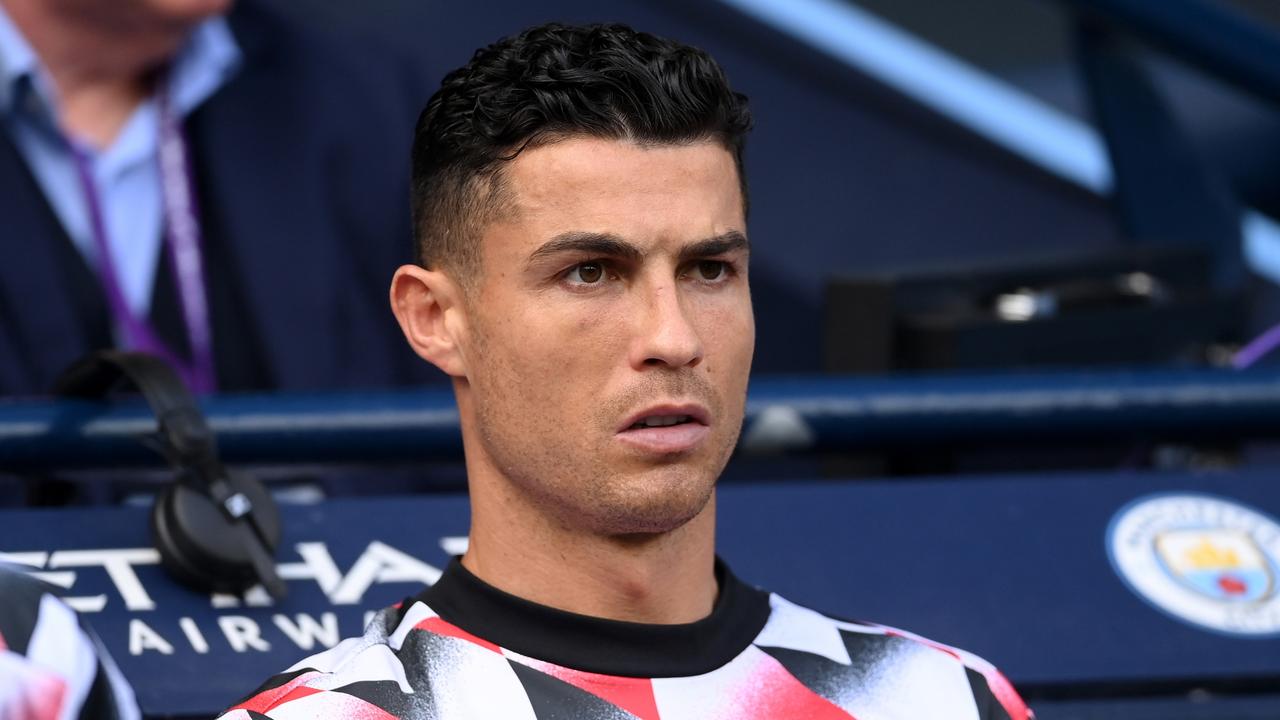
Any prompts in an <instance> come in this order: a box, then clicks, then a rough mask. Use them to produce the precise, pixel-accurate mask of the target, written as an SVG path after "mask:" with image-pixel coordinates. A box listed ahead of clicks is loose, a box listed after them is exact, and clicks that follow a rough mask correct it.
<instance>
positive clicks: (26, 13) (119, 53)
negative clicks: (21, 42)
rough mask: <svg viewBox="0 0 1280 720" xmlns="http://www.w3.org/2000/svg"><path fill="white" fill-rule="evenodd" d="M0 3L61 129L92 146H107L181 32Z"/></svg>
mask: <svg viewBox="0 0 1280 720" xmlns="http://www.w3.org/2000/svg"><path fill="white" fill-rule="evenodd" d="M0 2H3V3H4V6H5V9H6V11H8V13H9V16H10V17H11V18H12V19H13V22H14V23H15V24H16V25H17V26H18V28H19V29H20V30H21V31H22V34H23V35H24V36H25V37H26V39H27V41H28V42H29V43H31V46H32V48H33V49H34V50H35V52H36V54H38V55H39V56H40V60H41V62H42V63H43V64H44V66H45V67H46V68H47V69H48V72H49V74H50V76H51V77H52V80H53V85H54V91H55V92H56V93H57V96H58V103H59V109H60V112H61V115H60V117H59V122H60V123H61V125H62V128H63V130H64V132H66V133H68V134H69V135H71V136H72V137H74V138H76V139H77V140H79V141H81V142H84V143H87V144H89V145H91V146H93V147H96V148H105V147H107V146H109V145H110V144H111V142H112V141H113V140H114V139H115V137H116V136H117V135H118V134H119V133H120V130H121V129H122V128H123V127H124V124H125V123H126V122H127V121H128V119H129V116H130V115H132V114H133V111H134V110H135V109H137V107H138V106H139V105H140V104H141V103H142V102H143V101H144V100H145V99H146V98H147V97H148V96H149V95H150V94H151V91H152V89H153V85H154V80H155V75H156V71H157V70H158V68H160V67H161V66H162V65H163V64H164V63H165V61H166V60H168V59H169V58H170V57H171V56H172V55H173V54H174V53H175V52H176V51H177V49H178V48H179V47H180V46H181V44H182V41H183V40H184V39H185V37H186V34H187V31H188V30H189V28H188V27H179V26H175V25H165V24H160V23H137V22H129V21H128V20H126V19H122V20H120V21H118V22H108V21H104V20H103V19H102V18H101V17H98V16H89V15H87V14H86V13H84V12H79V11H77V10H75V9H71V8H62V7H59V3H57V2H52V1H51V0H0Z"/></svg>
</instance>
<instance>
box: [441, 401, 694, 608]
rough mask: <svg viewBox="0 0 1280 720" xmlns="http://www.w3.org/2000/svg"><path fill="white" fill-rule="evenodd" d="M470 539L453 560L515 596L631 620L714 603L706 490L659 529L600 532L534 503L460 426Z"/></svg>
mask: <svg viewBox="0 0 1280 720" xmlns="http://www.w3.org/2000/svg"><path fill="white" fill-rule="evenodd" d="M465 405H466V401H465V400H464V398H463V397H459V409H460V410H463V413H462V415H463V418H464V419H463V428H464V432H463V439H464V444H465V446H466V454H467V475H468V481H469V484H470V492H471V540H470V546H469V548H468V550H467V553H466V555H464V556H463V558H462V564H463V566H464V567H466V568H467V569H468V570H470V571H471V572H472V574H474V575H476V577H478V578H480V579H481V580H484V581H485V582H487V583H488V584H490V585H493V586H494V587H496V588H498V589H500V590H503V591H505V592H508V593H510V594H512V595H515V596H517V597H520V598H523V599H525V600H529V601H531V602H535V603H538V604H540V605H546V606H549V607H554V608H559V609H561V610H567V611H569V612H573V613H577V614H580V615H589V616H592V617H599V618H608V619H611V620H624V621H628V622H637V623H652V624H681V623H691V622H696V621H698V620H701V619H703V618H705V617H706V616H708V615H709V614H711V610H712V608H713V606H714V605H715V599H716V593H717V587H716V581H715V573H714V566H715V496H714V495H713V496H712V498H711V501H710V502H709V503H707V506H706V507H705V508H703V510H702V512H701V513H699V514H698V515H697V516H696V517H694V518H693V519H692V520H690V521H689V522H688V523H685V524H684V525H682V526H680V527H679V528H676V529H675V530H672V531H671V532H668V533H661V534H653V535H644V536H622V537H608V536H599V535H596V534H593V533H590V532H585V531H582V530H580V529H576V528H571V527H569V526H568V525H567V524H566V523H564V522H561V521H559V520H558V519H557V518H555V517H554V516H550V515H548V514H547V513H544V512H542V511H540V510H539V509H538V508H537V506H536V504H535V503H531V502H530V499H529V498H527V497H525V496H523V495H522V494H521V491H520V490H518V489H515V488H513V487H512V486H511V485H510V484H508V483H506V482H505V481H504V480H503V478H502V477H501V474H500V472H499V471H498V470H497V469H496V468H495V467H494V466H493V464H492V462H490V460H489V458H487V457H486V456H485V454H484V452H483V449H482V448H481V447H480V443H478V442H472V441H471V440H470V438H473V437H474V433H472V432H468V431H467V427H466V426H467V424H468V420H467V416H468V415H469V413H467V412H466V411H465Z"/></svg>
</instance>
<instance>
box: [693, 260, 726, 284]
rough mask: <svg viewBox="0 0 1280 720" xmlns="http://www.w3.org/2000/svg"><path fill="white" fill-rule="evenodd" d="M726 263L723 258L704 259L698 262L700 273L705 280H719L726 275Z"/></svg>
mask: <svg viewBox="0 0 1280 720" xmlns="http://www.w3.org/2000/svg"><path fill="white" fill-rule="evenodd" d="M724 273H725V264H724V262H723V261H721V260H703V261H702V262H699V263H698V275H700V276H701V277H702V279H703V280H719V279H720V278H721V277H724Z"/></svg>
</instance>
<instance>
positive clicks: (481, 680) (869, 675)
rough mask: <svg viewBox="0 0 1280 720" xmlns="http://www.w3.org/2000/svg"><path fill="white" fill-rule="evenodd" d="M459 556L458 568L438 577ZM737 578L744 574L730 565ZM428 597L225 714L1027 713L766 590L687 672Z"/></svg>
mask: <svg viewBox="0 0 1280 720" xmlns="http://www.w3.org/2000/svg"><path fill="white" fill-rule="evenodd" d="M458 568H459V566H458V565H457V564H456V563H455V565H454V566H451V568H450V570H449V571H447V572H446V576H445V577H444V578H443V579H442V580H441V583H449V582H450V580H451V578H450V575H456V574H457V573H458ZM463 572H465V571H463ZM730 582H736V581H735V580H732V578H731V576H730ZM438 585H440V583H438ZM495 592H496V591H495ZM753 592H756V593H759V591H753ZM761 595H762V596H763V593H761ZM429 599H430V594H429V593H427V594H424V596H420V597H419V598H418V599H415V600H409V601H406V603H404V604H402V605H401V606H399V607H397V608H390V609H388V610H385V611H383V612H382V613H381V614H380V615H379V616H378V617H377V618H376V619H375V620H374V621H373V622H372V623H371V624H370V626H369V628H368V629H367V630H366V633H365V635H364V636H363V637H359V638H353V639H349V640H346V641H344V642H342V643H340V644H339V645H337V646H336V647H334V648H332V649H330V650H328V651H326V652H322V653H319V654H318V655H314V656H312V657H310V658H308V659H306V660H303V661H302V662H300V663H298V664H296V665H294V666H293V667H292V668H290V669H289V670H288V671H286V672H285V673H283V674H281V675H279V676H277V677H275V678H272V679H271V680H270V681H268V682H267V683H266V685H264V686H263V688H262V689H260V690H259V691H258V692H256V693H255V694H253V695H252V696H251V697H249V698H248V699H246V700H244V701H243V702H241V703H239V704H238V705H236V706H235V707H233V708H232V709H230V710H229V711H227V712H226V714H225V715H224V716H223V718H224V720H251V719H252V720H260V719H261V718H275V719H276V720H295V719H298V720H300V719H301V718H318V717H344V718H364V719H367V720H384V719H385V720H390V719H392V718H399V719H405V720H409V719H412V720H455V719H460V718H504V719H510V720H552V719H568V718H584V719H599V720H605V719H608V720H613V719H614V718H640V719H641V720H695V719H696V720H718V719H721V718H723V719H725V720H729V719H730V718H732V719H734V720H753V719H763V718H809V719H813V720H825V719H827V718H831V719H835V718H857V719H858V720H890V719H899V718H901V719H912V720H917V719H919V718H930V719H931V720H997V719H998V720H1030V719H1031V718H1032V717H1033V716H1032V713H1031V712H1030V711H1029V710H1028V708H1027V706H1026V705H1025V704H1024V703H1023V701H1022V699H1021V698H1020V697H1019V696H1018V694H1017V692H1016V691H1015V690H1014V689H1013V687H1012V685H1010V683H1009V681H1008V680H1006V679H1005V678H1004V676H1003V675H1001V674H1000V673H999V672H998V671H997V670H996V669H995V668H994V667H992V666H991V665H990V664H989V663H987V662H985V661H983V660H982V659H980V658H978V657H975V656H973V655H971V654H969V653H966V652H964V651H961V650H957V649H954V648H950V647H947V646H944V645H940V644H937V643H933V642H930V641H928V640H925V639H923V638H920V637H917V636H914V635H911V634H909V633H905V632H901V631H898V630H894V629H891V628H887V627H883V626H879V625H872V624H863V623H855V622H846V621H842V620H837V619H834V618H831V617H827V616H825V615H822V614H820V613H817V612H815V611H813V610H809V609H806V608H803V607H800V606H798V605H795V604H793V603H791V602H788V601H787V600H785V599H783V598H781V597H779V596H778V595H768V596H767V606H768V607H767V610H766V611H765V613H766V614H765V615H763V616H762V617H764V618H765V619H764V622H763V627H760V628H759V631H758V633H756V634H755V636H754V639H753V640H751V641H750V642H749V643H746V644H745V646H744V647H741V648H740V650H738V651H737V653H736V655H731V656H730V657H731V659H729V660H728V661H727V662H724V663H722V664H720V665H719V666H717V667H714V668H712V669H709V670H708V671H706V672H701V673H698V674H694V675H681V676H670V673H669V672H667V670H668V668H663V667H654V668H653V670H652V672H651V673H650V674H648V675H647V676H640V677H636V676H633V673H628V674H626V675H618V674H608V673H601V672H594V671H589V670H586V669H581V668H580V667H569V666H566V665H565V664H557V663H553V662H549V661H547V660H542V659H539V658H538V657H533V656H531V655H530V654H525V653H521V652H517V651H515V650H512V649H510V648H507V647H502V646H500V645H498V644H496V643H495V642H493V641H491V640H489V639H486V638H483V637H478V636H477V635H475V634H472V633H471V632H468V631H467V630H464V629H463V628H462V627H459V625H458V624H454V623H452V622H449V621H446V620H445V619H444V618H442V617H441V616H440V615H439V614H438V613H437V612H436V611H435V610H434V609H432V607H431V606H430V605H429V604H428V602H427V600H429ZM762 600H763V597H762ZM535 607H536V606H535ZM544 611H548V612H556V613H558V615H559V616H561V617H563V616H566V615H567V614H566V613H560V612H559V611H549V609H544ZM585 621H586V620H584V622H585ZM632 627H644V626H632ZM601 642H602V644H607V642H606V640H605V639H604V638H603V637H602V640H601ZM526 652H527V649H526ZM551 654H556V655H558V657H560V658H563V657H564V649H563V648H556V649H555V652H554V653H551ZM590 662H591V661H590V660H585V661H584V663H583V664H584V665H588V664H590ZM571 664H572V663H571Z"/></svg>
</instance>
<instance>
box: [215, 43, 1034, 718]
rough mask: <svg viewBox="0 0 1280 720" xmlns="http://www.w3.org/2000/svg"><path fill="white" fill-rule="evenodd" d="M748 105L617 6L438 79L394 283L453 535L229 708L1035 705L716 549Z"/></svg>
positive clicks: (381, 712) (981, 670)
mask: <svg viewBox="0 0 1280 720" xmlns="http://www.w3.org/2000/svg"><path fill="white" fill-rule="evenodd" d="M750 125H751V118H750V113H749V111H748V108H747V101H746V98H745V97H744V96H742V95H740V94H738V93H736V92H733V91H732V90H731V89H730V88H729V85H728V83H727V81H726V80H725V77H724V74H723V72H722V71H721V69H720V68H719V66H718V65H717V64H716V63H715V61H714V60H712V59H711V58H710V57H709V56H708V55H707V54H705V53H703V52H702V51H700V50H697V49H695V48H691V47H688V46H685V45H681V44H679V43H675V42H672V41H669V40H664V39H661V38H657V37H654V36H652V35H648V34H645V33H640V32H636V31H633V30H631V29H629V28H626V27H623V26H619V25H603V26H588V27H568V26H562V25H546V26H542V27H537V28H533V29H530V30H527V31H525V32H524V33H522V34H520V35H518V36H515V37H512V38H508V39H505V40H502V41H500V42H499V43H497V44H495V45H493V46H490V47H488V48H485V49H483V50H481V51H479V52H478V53H477V54H476V55H475V57H474V58H473V59H472V60H471V62H470V63H468V64H467V65H466V66H465V67H463V68H461V69H459V70H457V71H455V72H453V73H451V74H450V75H449V76H448V77H446V78H445V80H444V83H443V86H442V87H441V89H440V90H439V91H438V92H437V93H436V94H435V95H434V96H433V97H432V98H431V100H430V102H429V103H428V105H427V107H426V109H425V110H424V112H423V113H422V116H421V118H420V119H419V122H418V127H417V131H416V138H415V147H414V191H413V193H414V194H413V203H414V208H413V209H414V222H415V228H416V233H417V242H418V248H417V249H418V259H419V264H418V265H413V266H405V267H402V268H400V270H399V271H398V272H397V273H396V276H395V278H394V280H393V282H392V287H391V303H392V306H393V309H394V312H395V315H396V318H397V319H398V320H399V322H400V326H401V329H402V330H403V332H404V335H405V337H406V339H407V340H408V342H409V344H410V346H411V347H412V348H413V349H414V350H415V351H416V352H417V354H418V355H419V356H421V357H422V358H424V359H425V360H427V361H428V362H431V363H432V364H434V365H436V366H437V367H438V368H440V369H441V370H442V371H444V372H445V373H446V374H448V375H449V376H450V378H451V379H452V382H453V386H454V391H455V394H456V396H457V402H458V411H459V416H460V418H461V423H462V435H463V441H464V446H465V450H466V461H467V474H468V482H469V486H470V493H471V508H472V518H471V520H472V523H471V533H470V544H469V547H468V549H467V551H466V553H465V554H464V555H463V557H462V558H461V559H460V560H455V561H454V562H453V563H452V564H451V565H450V566H449V568H448V569H447V570H446V571H445V573H444V575H443V576H442V577H441V579H440V580H439V582H437V583H436V584H435V585H433V586H432V587H430V588H428V589H427V590H425V591H423V592H422V593H421V594H419V595H418V596H417V597H414V598H411V599H409V600H407V601H406V602H404V603H402V604H401V605H400V606H398V607H396V608H393V609H388V610H385V611H383V612H382V613H381V615H379V616H378V618H377V619H375V620H374V621H373V623H371V624H370V626H369V628H368V629H367V630H366V633H365V635H364V637H362V638H357V639H352V640H347V641H345V642H343V643H341V644H339V645H338V646H336V647H334V648H333V649H331V650H329V651H326V652H323V653H321V654H319V655H316V656H314V657H312V658H309V659H307V660H304V661H302V662H300V663H298V664H297V665H295V666H294V667H293V668H292V669H291V670H289V671H288V672H286V673H284V674H282V675H279V676H277V677H276V678H273V679H272V680H270V681H268V682H267V684H266V685H265V686H263V688H262V689H260V690H259V691H258V692H257V693H255V694H254V695H252V696H251V697H249V698H248V699H247V700H245V701H243V702H242V703H240V704H239V705H237V706H236V707H235V708H233V709H232V711H230V712H229V714H228V715H227V717H228V718H238V719H241V720H243V719H245V718H259V717H263V716H269V717H276V718H292V717H325V716H337V715H350V716H358V717H380V718H385V717H396V718H450V719H452V718H628V717H638V718H647V719H657V718H662V719H663V720H669V719H671V718H781V717H796V718H849V717H856V718H860V719H862V720H869V719H872V718H931V719H951V718H954V719H961V718H964V719H966V720H968V719H972V720H985V719H988V718H1004V719H1011V720H1025V719H1026V718H1028V717H1030V714H1029V712H1028V711H1027V709H1026V706H1025V705H1024V704H1023V703H1022V701H1021V700H1020V699H1019V698H1018V696H1017V693H1016V692H1014V690H1013V688H1012V687H1011V686H1010V685H1009V683H1008V682H1007V681H1006V680H1005V679H1004V678H1003V677H1002V676H1001V675H1000V674H999V673H998V672H997V671H996V670H995V669H994V668H992V667H991V666H990V665H988V664H987V663H985V662H983V661H982V660H980V659H978V658H975V657H973V656H971V655H969V654H967V653H964V652H962V651H959V650H955V649H952V648H946V647H942V646H939V645H937V644H934V643H931V642H929V641H927V640H924V639H921V638H916V637H914V636H910V635H908V634H907V633H903V632H900V631H896V630H891V629H889V628H885V627H882V626H877V625H869V624H863V623H852V622H845V621H840V620H836V619H833V618H830V617H827V616H824V615H821V614H819V613H817V612H814V611H812V610H808V609H805V608H802V607H799V606H797V605H794V604H792V603H790V602H788V601H786V600H784V599H782V598H780V597H778V596H777V595H771V594H769V593H767V592H764V591H761V590H758V589H755V588H752V587H750V586H748V585H746V584H745V583H743V582H741V581H740V580H738V579H737V578H735V577H734V576H733V574H732V573H731V572H730V571H729V569H728V567H727V566H726V565H725V564H724V563H723V562H721V561H720V560H718V559H717V558H716V556H715V550H714V535H715V483H716V479H717V478H718V477H719V475H720V473H721V472H722V471H723V469H724V466H725V463H726V462H727V461H728V459H729V455H730V453H731V452H732V451H733V448H734V445H735V443H736V441H737V438H738V433H739V430H740V428H741V424H742V419H743V412H744V406H745V401H746V392H747V378H748V375H749V372H750V367H751V358H752V352H753V344H754V337H755V332H754V320H753V316H752V310H751V296H750V291H749V287H748V282H747V273H748V255H749V252H750V246H749V243H748V239H747V226H746V205H747V202H746V194H747V192H746V181H745V175H744V172H743V162H742V151H743V141H744V138H745V135H746V133H747V131H748V130H749V129H750Z"/></svg>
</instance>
